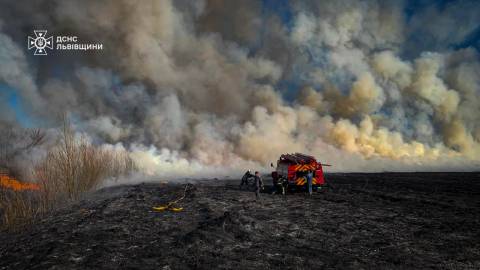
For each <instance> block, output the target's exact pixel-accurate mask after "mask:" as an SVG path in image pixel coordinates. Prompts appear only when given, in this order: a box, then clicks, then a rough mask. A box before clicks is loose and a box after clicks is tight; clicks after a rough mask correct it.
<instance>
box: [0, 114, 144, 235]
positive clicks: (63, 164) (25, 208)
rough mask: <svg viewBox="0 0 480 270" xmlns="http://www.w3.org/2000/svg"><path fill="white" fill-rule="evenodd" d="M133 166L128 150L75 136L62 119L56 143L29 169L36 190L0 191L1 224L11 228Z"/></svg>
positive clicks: (125, 172)
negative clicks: (97, 144) (62, 124)
mask: <svg viewBox="0 0 480 270" xmlns="http://www.w3.org/2000/svg"><path fill="white" fill-rule="evenodd" d="M135 169H136V167H135V164H134V162H133V161H132V160H131V159H130V157H129V156H128V153H126V152H125V151H117V150H112V149H105V148H102V147H98V146H95V145H92V144H91V143H90V142H89V141H88V140H86V139H85V138H84V137H80V138H78V137H76V136H75V133H74V132H73V130H72V128H71V126H70V124H69V123H68V122H67V121H65V123H64V126H63V130H62V136H61V139H60V140H59V142H58V144H57V145H56V146H55V147H53V148H52V149H50V151H48V153H47V155H46V157H45V159H44V160H43V161H41V162H40V163H39V164H37V165H36V166H35V168H34V170H33V171H34V172H33V177H34V179H36V181H37V184H38V185H39V186H40V190H39V191H36V192H32V191H27V192H23V191H21V192H14V191H10V190H4V191H3V192H0V196H1V197H0V209H1V211H2V212H3V213H1V214H2V215H1V217H2V224H3V226H4V227H7V228H15V227H17V226H18V225H19V224H24V223H25V222H28V221H30V220H31V219H32V218H34V217H36V216H38V214H39V213H43V212H46V211H49V210H51V209H54V208H55V207H56V206H58V205H59V204H61V203H65V202H67V201H74V200H78V199H79V198H81V197H82V196H83V195H84V194H85V193H86V192H89V191H91V190H94V189H95V188H97V187H98V186H99V185H100V184H101V183H102V181H103V180H105V179H107V178H112V177H119V176H121V175H124V174H127V173H128V172H130V171H132V170H135Z"/></svg>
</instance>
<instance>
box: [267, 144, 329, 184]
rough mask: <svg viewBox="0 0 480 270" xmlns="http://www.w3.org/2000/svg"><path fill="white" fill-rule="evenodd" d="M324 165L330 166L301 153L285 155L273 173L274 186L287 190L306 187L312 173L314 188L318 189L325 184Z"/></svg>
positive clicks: (281, 157) (279, 160)
mask: <svg viewBox="0 0 480 270" xmlns="http://www.w3.org/2000/svg"><path fill="white" fill-rule="evenodd" d="M322 165H323V166H330V165H328V164H321V163H320V162H317V160H316V159H315V158H314V157H312V156H308V155H304V154H300V153H295V154H283V155H281V156H280V158H279V159H278V161H277V167H276V170H275V171H273V172H272V178H273V184H274V185H277V186H278V185H282V186H284V187H285V188H286V189H289V188H290V189H291V188H301V187H304V186H306V184H307V174H308V172H310V171H312V172H313V178H312V186H313V187H314V188H315V189H317V188H318V187H321V186H322V185H324V184H325V178H324V175H323V168H322ZM272 166H273V164H272Z"/></svg>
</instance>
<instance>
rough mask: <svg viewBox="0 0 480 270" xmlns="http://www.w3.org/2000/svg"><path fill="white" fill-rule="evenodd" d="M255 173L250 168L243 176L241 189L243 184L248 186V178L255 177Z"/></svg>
mask: <svg viewBox="0 0 480 270" xmlns="http://www.w3.org/2000/svg"><path fill="white" fill-rule="evenodd" d="M253 176H254V175H253V174H252V173H251V171H250V170H248V171H247V172H246V173H245V174H244V175H243V177H242V182H241V183H240V189H241V188H242V187H243V185H245V186H247V188H248V178H250V177H253Z"/></svg>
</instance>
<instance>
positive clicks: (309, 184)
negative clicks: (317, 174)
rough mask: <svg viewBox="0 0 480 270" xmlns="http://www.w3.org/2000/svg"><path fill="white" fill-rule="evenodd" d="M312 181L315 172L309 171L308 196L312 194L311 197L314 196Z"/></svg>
mask: <svg viewBox="0 0 480 270" xmlns="http://www.w3.org/2000/svg"><path fill="white" fill-rule="evenodd" d="M312 179H313V171H308V173H307V185H308V194H310V196H312Z"/></svg>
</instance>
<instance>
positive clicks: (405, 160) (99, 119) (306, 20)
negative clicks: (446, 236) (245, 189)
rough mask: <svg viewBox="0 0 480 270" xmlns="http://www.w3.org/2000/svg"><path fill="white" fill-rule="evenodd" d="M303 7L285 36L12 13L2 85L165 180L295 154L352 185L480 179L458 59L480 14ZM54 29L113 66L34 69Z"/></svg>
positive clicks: (167, 21)
mask: <svg viewBox="0 0 480 270" xmlns="http://www.w3.org/2000/svg"><path fill="white" fill-rule="evenodd" d="M288 3H289V6H288V9H289V10H290V11H291V18H288V20H289V21H288V22H285V20H286V18H284V17H282V15H281V14H278V13H276V12H274V11H271V10H268V7H265V6H264V4H263V3H262V2H260V1H213V0H212V1H142V2H137V3H133V2H132V1H126V0H124V1H123V0H122V1H113V0H111V1H76V0H63V1H33V2H32V1H16V2H13V1H8V2H7V1H1V2H0V7H1V8H0V21H1V23H0V25H1V32H0V63H1V66H0V83H2V84H4V85H8V86H9V87H11V88H13V89H16V91H17V92H18V95H19V96H20V97H21V99H22V102H23V104H24V107H26V108H28V110H29V113H30V114H31V115H32V117H35V119H41V123H43V124H45V125H47V126H55V123H57V124H58V120H59V116H61V115H63V113H64V112H69V113H70V115H71V117H72V119H73V120H74V122H75V125H76V127H77V129H78V131H79V132H85V133H86V134H88V136H89V137H91V138H92V140H94V141H95V142H96V143H102V144H105V146H106V147H119V148H126V149H128V150H129V151H130V152H131V155H132V157H134V158H135V159H136V160H137V161H138V163H139V164H140V166H143V168H144V169H145V170H146V171H147V172H149V173H151V174H163V175H175V174H177V175H178V174H183V175H189V174H197V173H198V172H200V171H202V172H204V173H210V174H213V173H227V172H229V171H232V170H235V171H236V170H240V169H243V168H244V167H252V166H264V165H266V164H268V163H269V162H270V161H274V160H275V159H276V157H277V156H278V155H279V154H281V153H284V152H294V151H301V152H306V153H311V154H314V155H316V156H318V157H320V159H322V160H325V161H328V162H329V163H334V164H335V166H336V167H335V168H336V169H337V170H435V169H462V170H463V169H466V170H468V169H472V168H475V166H478V165H479V161H480V144H479V142H480V125H479V124H478V123H480V121H479V120H480V119H479V118H480V100H479V96H480V93H479V92H480V82H479V79H478V78H480V77H479V74H478V73H479V70H480V69H479V65H480V62H479V55H478V52H477V51H476V49H474V48H469V47H468V46H467V47H462V48H458V49H456V50H455V49H454V47H452V46H451V44H457V43H459V42H462V40H463V39H465V38H466V37H467V36H468V35H469V34H471V33H472V31H475V29H476V28H475V27H478V20H475V18H478V15H479V14H478V13H479V10H480V9H479V8H478V4H477V3H476V2H468V1H466V2H461V3H457V2H453V3H450V4H448V5H446V6H445V7H443V9H440V8H439V7H438V6H436V5H435V4H430V5H425V6H421V7H419V8H418V10H416V11H415V12H413V13H412V14H406V13H405V12H404V11H405V10H406V9H407V8H408V6H407V5H406V4H405V3H403V2H401V1H301V2H300V1H298V2H296V1H290V2H288ZM407 15H408V16H407ZM409 16H410V17H409ZM460 17H461V18H462V19H461V20H455V19H456V18H460ZM426 21H430V22H436V23H435V24H428V23H425V22H426ZM452 22H453V23H452ZM442 25H448V26H449V27H447V28H445V27H442ZM451 25H455V27H454V28H452V27H450V26H451ZM39 28H44V29H47V30H48V31H49V33H51V34H53V35H76V36H78V37H79V39H81V40H84V41H90V42H101V43H103V44H104V50H102V51H101V52H85V53H70V52H52V54H51V55H49V56H47V57H43V58H38V57H32V56H31V52H29V51H27V49H26V47H25V44H26V37H27V35H31V34H32V30H33V29H39ZM453 29H461V31H454V30H453ZM442 31H446V32H455V34H454V35H450V34H446V33H444V32H442ZM422 38H424V40H422ZM0 97H1V96H0ZM4 103H5V102H2V103H0V104H4ZM0 111H1V112H2V114H1V116H0V118H1V120H2V122H10V123H11V122H15V121H16V120H15V119H14V117H12V111H11V110H10V109H9V108H8V107H7V106H2V108H1V109H0ZM109 145H110V146H109Z"/></svg>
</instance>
